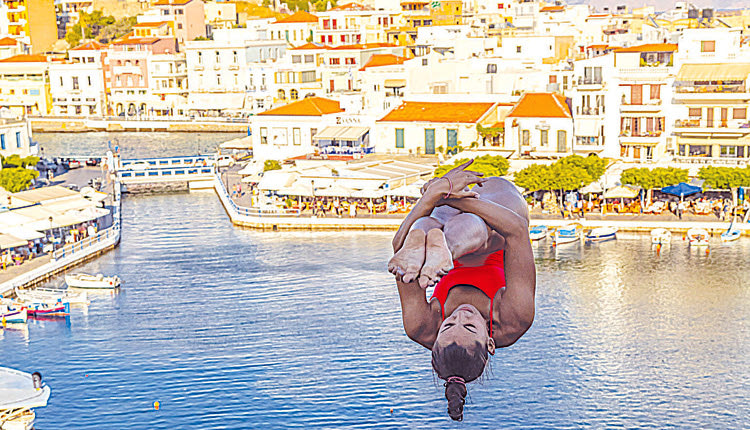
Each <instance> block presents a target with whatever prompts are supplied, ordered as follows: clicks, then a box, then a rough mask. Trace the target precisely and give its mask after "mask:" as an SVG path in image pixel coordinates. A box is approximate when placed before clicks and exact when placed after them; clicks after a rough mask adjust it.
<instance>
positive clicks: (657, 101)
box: [620, 99, 661, 107]
mask: <svg viewBox="0 0 750 430" xmlns="http://www.w3.org/2000/svg"><path fill="white" fill-rule="evenodd" d="M620 104H621V105H623V106H644V107H648V106H661V99H651V100H646V101H644V102H641V103H632V102H631V101H630V100H623V101H622V102H620Z"/></svg>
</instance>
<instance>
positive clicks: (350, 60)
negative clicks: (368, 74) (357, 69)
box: [344, 57, 355, 64]
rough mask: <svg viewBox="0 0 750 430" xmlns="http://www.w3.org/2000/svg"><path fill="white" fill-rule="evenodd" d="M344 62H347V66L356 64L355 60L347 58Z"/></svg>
mask: <svg viewBox="0 0 750 430" xmlns="http://www.w3.org/2000/svg"><path fill="white" fill-rule="evenodd" d="M344 61H345V62H346V64H355V63H354V58H351V57H350V58H346V59H345V60H344Z"/></svg>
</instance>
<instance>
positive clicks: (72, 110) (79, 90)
mask: <svg viewBox="0 0 750 430" xmlns="http://www.w3.org/2000/svg"><path fill="white" fill-rule="evenodd" d="M71 52H73V51H71ZM73 58H74V57H72V56H71V59H70V61H66V62H54V63H50V66H49V80H50V82H49V86H50V95H51V96H52V115H61V116H95V115H96V116H100V115H104V114H105V113H106V108H107V95H106V92H105V87H104V72H103V70H102V66H101V64H97V63H82V62H79V61H75V60H74V59H73Z"/></svg>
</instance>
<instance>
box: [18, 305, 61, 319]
mask: <svg viewBox="0 0 750 430" xmlns="http://www.w3.org/2000/svg"><path fill="white" fill-rule="evenodd" d="M20 303H21V304H22V305H23V306H24V307H25V308H26V309H28V311H29V315H31V316H34V317H40V316H46V317H64V316H67V315H70V305H69V304H68V303H63V302H56V303H47V302H20Z"/></svg>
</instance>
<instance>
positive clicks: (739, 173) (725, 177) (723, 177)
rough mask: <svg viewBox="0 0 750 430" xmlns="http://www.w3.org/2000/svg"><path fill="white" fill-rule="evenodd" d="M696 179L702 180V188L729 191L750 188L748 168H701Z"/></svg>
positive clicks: (749, 170) (749, 169)
mask: <svg viewBox="0 0 750 430" xmlns="http://www.w3.org/2000/svg"><path fill="white" fill-rule="evenodd" d="M698 178H700V179H703V180H704V181H705V182H704V183H703V187H704V188H715V189H723V190H729V189H733V188H737V187H750V168H748V167H745V168H737V167H713V166H706V167H701V169H700V170H699V171H698Z"/></svg>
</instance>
